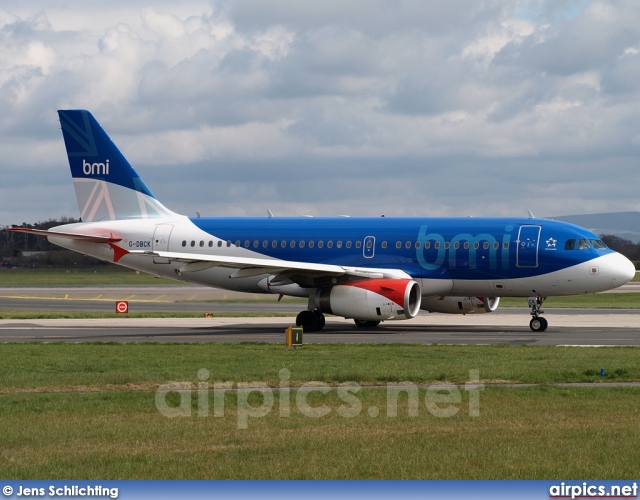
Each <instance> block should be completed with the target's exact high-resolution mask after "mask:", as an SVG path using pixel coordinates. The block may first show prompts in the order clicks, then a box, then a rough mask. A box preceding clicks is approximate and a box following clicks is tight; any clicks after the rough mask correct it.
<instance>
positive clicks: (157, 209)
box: [58, 110, 175, 222]
mask: <svg viewBox="0 0 640 500" xmlns="http://www.w3.org/2000/svg"><path fill="white" fill-rule="evenodd" d="M58 116H59V117H60V125H61V127H62V136H63V137H64V144H65V146H66V148H67V156H68V158H69V166H70V167H71V176H72V177H73V184H74V187H75V190H76V196H77V198H78V206H79V208H80V216H81V217H82V220H83V221H84V222H91V221H100V220H120V219H146V218H156V217H167V216H172V215H175V214H174V213H173V212H171V211H170V210H168V209H167V208H165V207H164V206H163V205H162V203H160V202H159V201H158V200H157V199H156V197H155V196H154V195H153V193H152V192H151V191H150V190H149V188H148V187H147V185H146V184H145V183H144V181H143V180H142V179H141V178H140V176H139V175H138V174H137V173H136V171H135V170H134V169H133V167H132V166H131V165H130V164H129V162H128V161H127V159H126V158H125V157H124V156H123V154H122V153H121V152H120V150H119V149H118V148H117V147H116V145H115V144H114V143H113V142H112V141H111V139H110V138H109V136H108V135H107V133H106V132H105V131H104V130H103V129H102V127H101V126H100V124H99V123H98V122H97V121H96V119H95V118H94V117H93V115H92V114H91V113H89V112H88V111H86V110H59V111H58Z"/></svg>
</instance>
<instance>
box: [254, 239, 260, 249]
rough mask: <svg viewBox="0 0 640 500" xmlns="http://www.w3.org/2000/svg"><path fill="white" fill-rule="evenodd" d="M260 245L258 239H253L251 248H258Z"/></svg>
mask: <svg viewBox="0 0 640 500" xmlns="http://www.w3.org/2000/svg"><path fill="white" fill-rule="evenodd" d="M259 246H260V242H259V241H258V240H254V241H253V248H258V247H259Z"/></svg>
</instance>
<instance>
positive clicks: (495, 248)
mask: <svg viewBox="0 0 640 500" xmlns="http://www.w3.org/2000/svg"><path fill="white" fill-rule="evenodd" d="M493 248H494V250H497V249H498V248H500V243H498V242H497V241H496V242H494V244H493Z"/></svg>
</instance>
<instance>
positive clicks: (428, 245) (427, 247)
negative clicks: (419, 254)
mask: <svg viewBox="0 0 640 500" xmlns="http://www.w3.org/2000/svg"><path fill="white" fill-rule="evenodd" d="M424 247H425V248H426V249H427V250H428V249H429V248H431V242H430V241H425V242H424Z"/></svg>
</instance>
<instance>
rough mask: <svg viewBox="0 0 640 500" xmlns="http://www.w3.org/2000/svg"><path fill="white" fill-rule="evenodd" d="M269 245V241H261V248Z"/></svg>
mask: <svg viewBox="0 0 640 500" xmlns="http://www.w3.org/2000/svg"><path fill="white" fill-rule="evenodd" d="M268 246H269V242H268V241H267V240H264V241H263V242H262V248H267V247H268Z"/></svg>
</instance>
